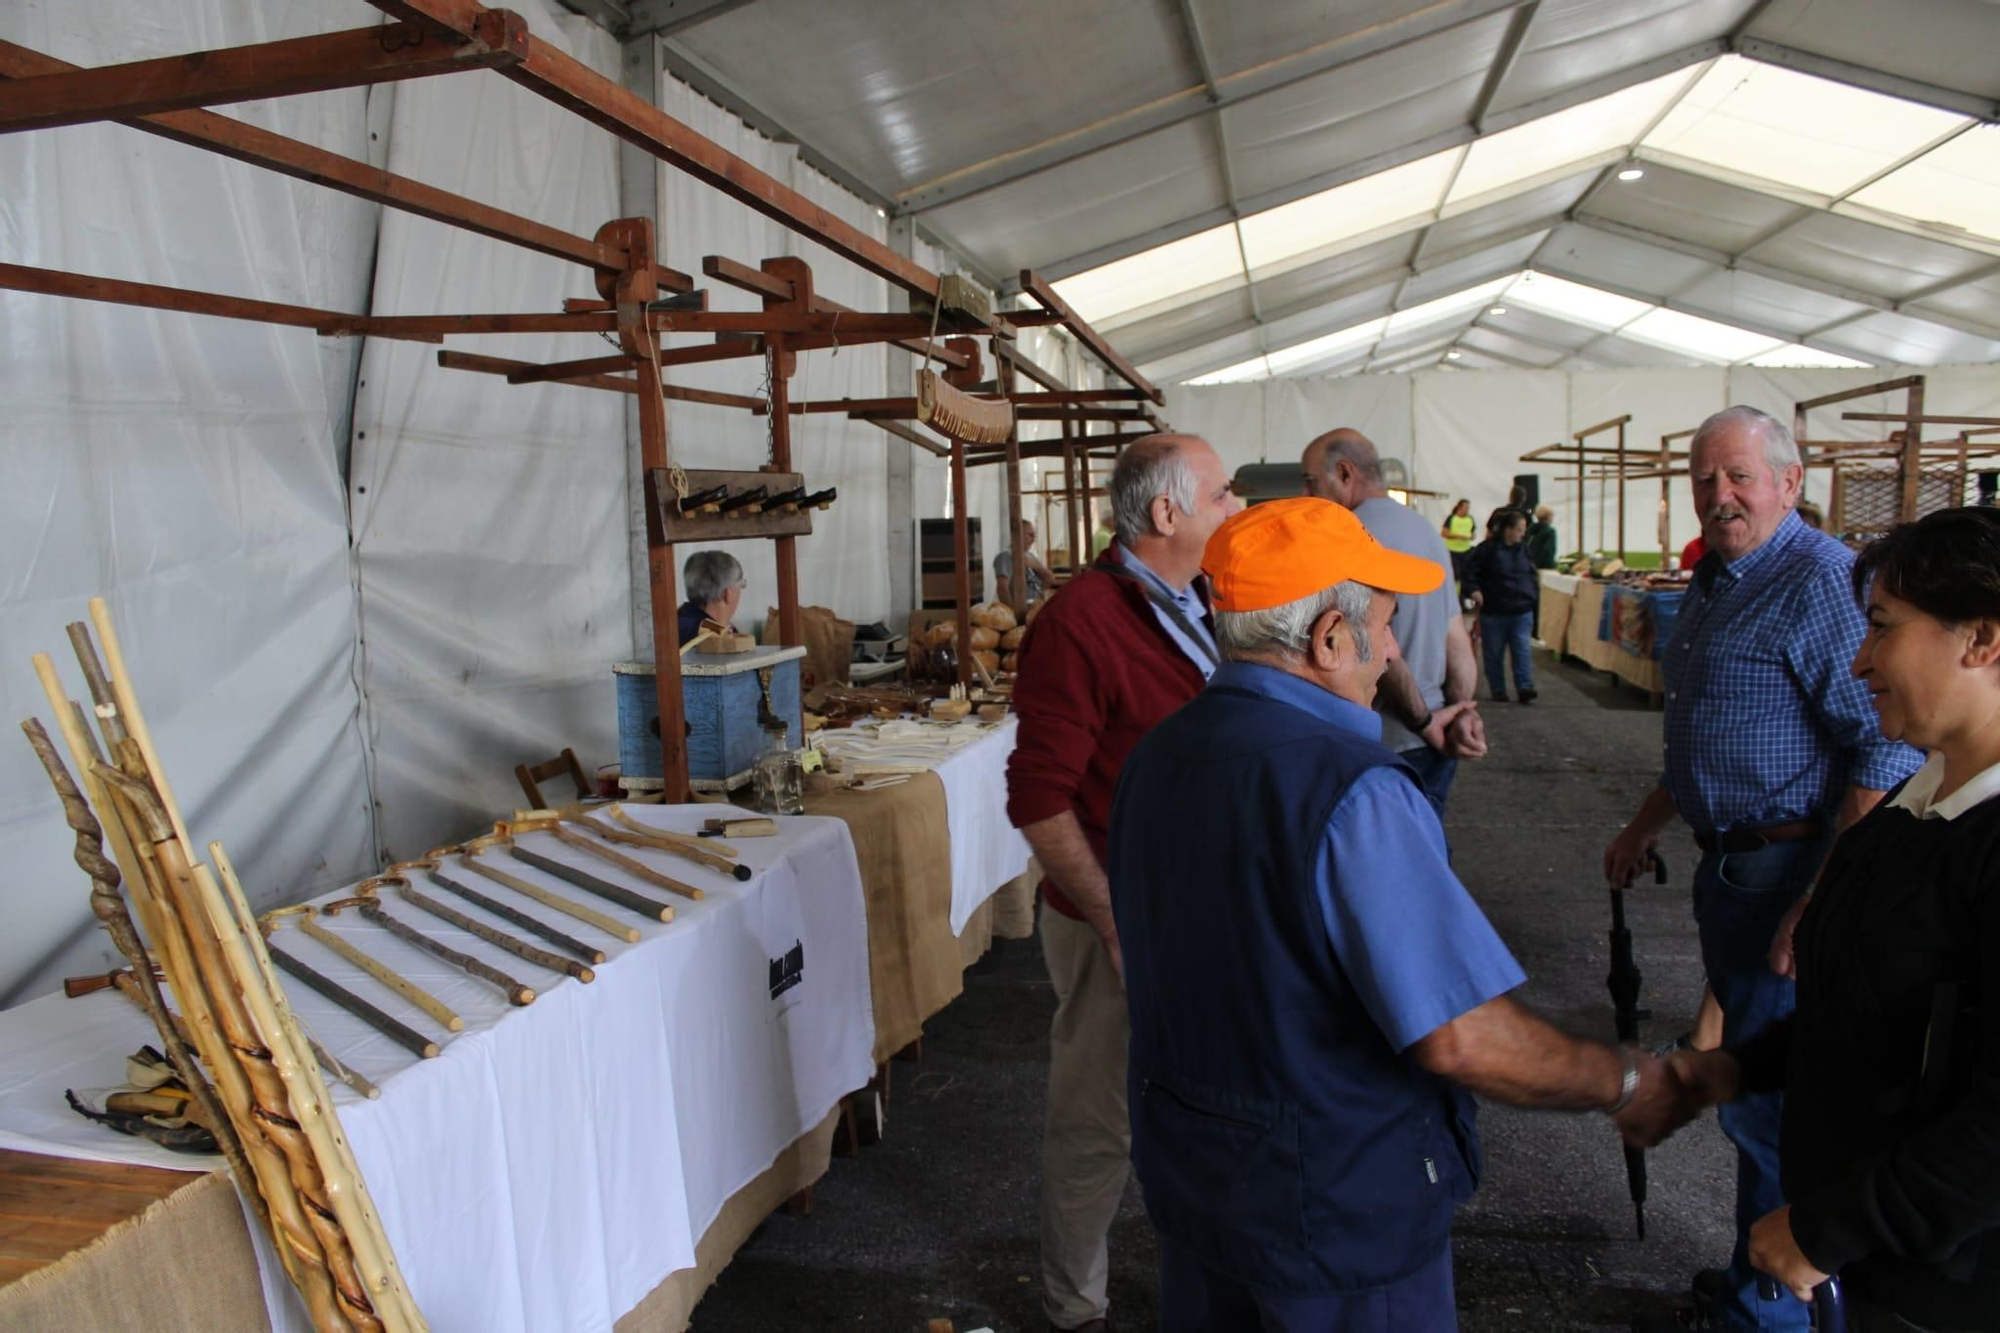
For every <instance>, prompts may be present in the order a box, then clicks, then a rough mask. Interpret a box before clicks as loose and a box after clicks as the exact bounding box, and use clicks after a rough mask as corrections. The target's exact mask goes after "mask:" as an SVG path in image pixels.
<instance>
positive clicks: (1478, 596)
mask: <svg viewBox="0 0 2000 1333" xmlns="http://www.w3.org/2000/svg"><path fill="white" fill-rule="evenodd" d="M1471 601H1472V609H1473V610H1475V611H1477V610H1478V609H1479V608H1480V607H1482V606H1484V605H1486V594H1485V593H1483V592H1480V591H1478V590H1477V589H1474V590H1473V594H1472V598H1471Z"/></svg>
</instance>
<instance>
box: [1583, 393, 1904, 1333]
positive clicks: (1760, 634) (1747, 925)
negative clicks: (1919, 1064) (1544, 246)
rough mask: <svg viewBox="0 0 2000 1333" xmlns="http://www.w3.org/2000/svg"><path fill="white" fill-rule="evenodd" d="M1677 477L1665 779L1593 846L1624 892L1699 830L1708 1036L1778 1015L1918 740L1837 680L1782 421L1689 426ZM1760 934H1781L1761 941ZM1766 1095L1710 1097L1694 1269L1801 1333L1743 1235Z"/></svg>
mask: <svg viewBox="0 0 2000 1333" xmlns="http://www.w3.org/2000/svg"><path fill="white" fill-rule="evenodd" d="M1689 454H1690V457H1689V460H1688V463H1689V467H1688V472H1689V480H1690V482H1691V483H1692V487H1693V491H1694V508H1695V512H1696V513H1697V514H1699V515H1700V516H1701V524H1702V537H1703V540H1704V541H1705V542H1706V544H1707V546H1708V553H1707V554H1706V555H1704V556H1703V557H1702V558H1701V561H1700V563H1699V564H1698V565H1697V566H1696V567H1695V571H1694V579H1693V581H1692V582H1691V584H1690V585H1689V587H1688V591H1687V592H1686V594H1684V596H1683V599H1682V602H1681V609H1680V613H1679V615H1677V616H1676V617H1675V618H1674V627H1673V633H1672V635H1671V636H1670V638H1669V639H1668V641H1667V643H1666V645H1665V646H1664V648H1662V650H1661V653H1660V666H1661V669H1662V672H1663V674H1664V676H1665V684H1666V713H1665V717H1664V719H1663V727H1662V730H1663V732H1664V741H1665V745H1664V759H1665V762H1664V764H1663V765H1662V772H1661V776H1660V782H1659V785H1658V786H1657V787H1655V788H1654V789H1653V790H1652V792H1651V793H1649V794H1648V795H1647V796H1646V798H1645V800H1644V802H1643V803H1642V804H1641V805H1640V807H1639V810H1638V812H1637V813H1636V814H1634V815H1633V816H1632V818H1631V820H1630V821H1629V822H1628V823H1627V824H1626V825H1625V827H1624V828H1623V829H1622V830H1620V831H1619V833H1618V836H1617V837H1615V838H1613V839H1612V840H1611V843H1610V845H1609V846H1607V847H1606V848H1605V849H1604V875H1605V879H1606V880H1607V881H1608V882H1609V883H1611V884H1613V885H1616V886H1619V887H1624V886H1627V885H1629V884H1631V883H1632V882H1633V879H1634V877H1635V876H1636V875H1637V874H1638V873H1639V872H1640V871H1641V870H1642V869H1644V868H1645V867H1646V866H1647V864H1648V858H1649V856H1650V854H1651V852H1652V850H1653V849H1654V848H1655V847H1657V846H1658V844H1659V839H1660V834H1661V832H1662V831H1663V830H1664V829H1665V828H1666V826H1667V824H1668V822H1669V821H1670V820H1672V819H1673V818H1674V817H1675V816H1676V815H1678V816H1679V817H1680V818H1681V819H1683V820H1686V821H1687V823H1688V824H1689V826H1690V827H1692V828H1693V830H1694V837H1695V842H1696V844H1697V845H1698V846H1699V847H1700V848H1701V851H1702V858H1701V861H1700V862H1699V864H1697V865H1696V867H1695V871H1694V894H1693V897H1694V918H1695V926H1696V929H1697V932H1698V934H1699V936H1700V940H1701V958H1702V966H1703V968H1704V970H1705V971H1706V972H1707V974H1708V984H1709V986H1710V988H1711V989H1712V990H1713V991H1714V993H1715V998H1716V1000H1717V1001H1718V1002H1719V1003H1720V1005H1721V1007H1722V1040H1723V1043H1724V1044H1725V1045H1730V1046H1735V1045H1740V1044H1742V1043H1744V1042H1747V1041H1750V1040H1752V1039H1754V1038H1755V1037H1756V1036H1757V1035H1758V1034H1759V1033H1761V1032H1763V1031H1765V1030H1766V1029H1767V1028H1768V1027H1770V1025H1771V1024H1773V1023H1775V1022H1777V1021H1779V1020H1780V1019H1782V1018H1784V1017H1785V1016H1786V1015H1787V1014H1790V1013H1791V1012H1792V1008H1793V988H1792V983H1791V982H1790V981H1788V980H1786V979H1785V978H1784V977H1783V976H1782V975H1779V973H1777V972H1775V971H1773V969H1772V966H1771V959H1772V958H1773V956H1774V948H1776V949H1777V950H1778V956H1779V957H1780V959H1781V960H1783V961H1786V962H1787V965H1788V955H1789V941H1790V922H1791V921H1792V920H1793V919H1794V918H1793V916H1792V915H1791V912H1792V909H1793V908H1794V906H1795V905H1796V904H1798V903H1799V901H1800V897H1801V895H1802V894H1803V893H1804V892H1805V891H1806V888H1807V886H1808V885H1810V884H1811V883H1812V880H1813V877H1814V875H1815V874H1817V873H1818V870H1819V867H1820V864H1821V862H1823V861H1824V860H1825V859H1826V851H1827V847H1828V845H1829V844H1830V843H1831V841H1832V840H1833V837H1834V835H1835V833H1836V832H1837V831H1838V830H1839V829H1844V828H1846V827H1848V826H1849V825H1851V824H1852V823H1853V822H1854V821H1855V820H1857V819H1859V818H1860V817H1861V816H1862V815H1863V814H1866V813H1867V812H1868V810H1869V809H1871V808H1872V807H1873V806H1874V804H1875V803H1876V802H1877V801H1879V800H1880V799H1881V798H1882V793H1883V792H1884V791H1886V790H1888V789H1889V788H1891V787H1893V786H1895V785H1896V784H1897V783H1898V782H1900V781H1901V780H1902V779H1904V778H1905V777H1907V776H1909V775H1910V773H1911V772H1913V771H1915V769H1916V767H1917V764H1918V762H1919V756H1918V755H1917V754H1916V752H1915V751H1913V750H1910V749H1909V748H1907V747H1905V746H1902V745H1898V744H1896V743H1895V742H1893V741H1889V740H1885V739H1884V738H1883V736H1882V733H1881V731H1880V729H1879V728H1878V727H1877V725H1876V719H1875V711H1874V709H1873V708H1872V707H1871V706H1870V704H1869V690H1868V688H1867V687H1866V686H1865V685H1863V684H1862V683H1861V682H1860V681H1858V680H1856V679H1854V678H1853V677H1852V676H1850V675H1849V674H1848V669H1847V668H1848V664H1849V663H1850V662H1852V661H1853V660H1854V655H1855V652H1856V650H1857V649H1859V647H1860V645H1861V638H1862V634H1863V633H1864V631H1865V630H1866V625H1865V624H1864V622H1863V620H1862V617H1861V616H1860V615H1859V614H1858V613H1857V612H1856V611H1855V608H1854V601H1853V596H1852V593H1851V591H1850V588H1849V583H1848V572H1849V570H1850V568H1851V567H1852V566H1853V563H1854V555H1853V552H1851V551H1849V550H1848V549H1847V548H1846V547H1844V546H1842V545H1841V544H1840V543H1839V542H1837V541H1834V540H1833V539H1832V538H1831V537H1828V536H1826V535H1825V534H1823V533H1818V532H1814V531H1813V530H1812V529H1811V528H1809V527H1807V526H1806V524H1805V523H1804V521H1803V520H1801V519H1800V518H1799V517H1798V515H1797V514H1795V513H1793V512H1792V510H1793V506H1794V505H1796V504H1797V502H1798V496H1799V484H1800V481H1801V479H1802V478H1803V477H1804V473H1805V469H1804V468H1803V467H1802V466H1801V465H1800V462H1799V451H1798V446H1797V445H1796V444H1795V443H1794V442H1793V440H1792V433H1791V431H1790V430H1788V429H1787V428H1786V427H1785V425H1784V423H1782V422H1780V421H1777V420H1775V419H1774V418H1772V417H1771V416H1770V415H1769V414H1767V413H1764V412H1760V411H1758V410H1757V409H1755V408H1752V407H1740V406H1739V407H1730V408H1725V409H1723V410H1722V411H1720V412H1718V413H1716V414H1715V415H1714V416H1711V417H1710V418H1708V420H1706V421H1704V422H1702V424H1701V425H1700V427H1698V428H1697V429H1696V431H1695V434H1694V439H1693V441H1692V443H1691V446H1690V449H1689ZM1774 939H1776V940H1777V941H1778V945H1775V946H1774ZM1779 1117H1780V1098H1779V1095H1778V1094H1777V1093H1776V1092H1764V1093H1759V1094H1757V1095H1754V1096H1745V1097H1742V1098H1739V1099H1737V1100H1735V1101H1733V1102H1731V1103H1729V1105H1727V1106H1726V1107H1724V1108H1723V1110H1722V1113H1721V1116H1720V1121H1721V1126H1722V1132H1723V1133H1724V1134H1725V1135H1727V1136H1728V1138H1729V1140H1730V1142H1732V1143H1734V1144H1735V1145H1736V1168H1737V1169H1736V1245H1735V1248H1734V1250H1733V1252H1732V1254H1731V1256H1730V1262H1729V1266H1728V1267H1727V1268H1726V1269H1705V1270H1703V1271H1702V1272H1700V1273H1698V1274H1696V1275H1695V1282H1694V1286H1695V1293H1696V1298H1697V1300H1698V1301H1699V1302H1701V1303H1702V1304H1703V1305H1704V1306H1705V1307H1706V1308H1707V1310H1708V1311H1709V1312H1710V1313H1709V1316H1708V1317H1710V1318H1712V1320H1713V1321H1714V1323H1715V1324H1716V1325H1717V1326H1719V1327H1722V1328H1729V1329H1758V1330H1774V1329H1776V1330H1803V1329H1804V1328H1805V1327H1806V1315H1805V1310H1804V1307H1802V1306H1799V1305H1797V1304H1796V1303H1794V1302H1792V1301H1791V1299H1790V1297H1784V1298H1782V1299H1781V1300H1765V1299H1764V1298H1763V1296H1762V1294H1761V1293H1760V1292H1759V1290H1758V1282H1757V1274H1756V1271H1755V1269H1754V1268H1753V1266H1752V1264H1751V1260H1750V1230H1751V1227H1752V1226H1753V1224H1755V1223H1756V1221H1757V1219H1758V1218H1760V1217H1763V1216H1764V1215H1765V1214H1767V1213H1769V1212H1771V1211H1773V1210H1774V1209H1776V1208H1779V1207H1781V1206H1782V1205H1783V1204H1784V1202H1785V1198H1784V1193H1783V1190H1782V1189H1781V1188H1780V1185H1779V1179H1778V1175H1779V1166H1778V1125H1779Z"/></svg>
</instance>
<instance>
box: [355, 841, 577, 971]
mask: <svg viewBox="0 0 2000 1333" xmlns="http://www.w3.org/2000/svg"><path fill="white" fill-rule="evenodd" d="M392 868H393V869H395V870H398V871H402V870H411V869H421V870H423V871H424V872H425V873H426V874H427V875H429V876H430V880H431V883H433V884H435V885H437V886H438V887H439V888H441V889H443V890H445V891H446V892H447V893H452V894H456V895H457V896H458V897H460V898H463V899H465V901H467V902H469V903H471V904H472V905H473V906H474V907H481V908H484V909H485V910H487V911H489V912H491V913H493V915H495V916H497V917H499V918H500V919H501V920H503V921H511V922H513V923H514V924H515V925H517V926H519V927H520V928H521V929H523V930H525V931H527V932H528V933H529V934H530V935H538V936H540V937H541V938H542V939H545V940H547V941H548V942H549V943H550V944H553V945H555V946H556V947H557V948H558V949H561V950H563V951H565V952H567V953H572V954H575V955H576V956H577V957H578V958H581V959H582V960H583V961H584V962H586V963H601V962H603V961H604V950H602V949H600V948H598V947H597V946H596V945H594V944H585V943H584V942H583V941H582V940H580V939H577V938H576V937H575V936H573V935H566V934H564V933H563V932H562V931H560V930H557V929H556V928H555V927H554V926H551V925H549V924H548V923H547V922H546V921H541V920H538V919H536V918H535V917H532V916H529V915H528V914H527V913H526V912H522V911H518V910H516V909H515V908H512V907H509V906H507V904H505V903H503V902H501V901H499V900H498V899H497V898H490V897H488V896H487V895H486V894H483V893H481V892H479V890H477V889H474V888H470V887H468V886H467V885H465V884H462V883H460V882H459V881H458V880H455V879H453V878H452V877H451V876H449V875H447V874H445V873H444V872H443V871H442V870H440V869H438V863H437V862H436V861H432V860H428V859H426V860H422V861H406V862H404V863H403V864H401V865H398V866H395V867H392Z"/></svg>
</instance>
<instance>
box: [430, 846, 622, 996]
mask: <svg viewBox="0 0 2000 1333" xmlns="http://www.w3.org/2000/svg"><path fill="white" fill-rule="evenodd" d="M393 882H394V883H395V885H396V896H397V897H398V898H401V899H402V900H403V901H404V902H406V903H408V904H409V905H410V906H412V907H414V908H417V909H418V910H419V911H424V912H429V913H430V914H431V915H432V916H434V917H436V918H437V919H438V920H440V921H443V922H445V923H447V924H448V925H453V926H457V927H458V928H459V929H460V930H462V931H464V932H465V933H466V934H468V935H476V936H478V937H479V938H480V939H482V940H485V941H486V942H487V943H488V944H490V945H492V946H493V947H494V948H496V949H505V950H506V951H507V952H508V953H511V954H513V955H514V956H515V957H516V958H519V959H522V960H524V961H526V962H530V963H533V964H534V965H535V966H536V967H546V968H547V969H549V971H551V972H561V973H563V974H564V975H566V976H572V977H575V978H576V979H577V980H578V981H583V982H589V981H594V980H596V978H597V974H596V973H595V972H593V971H591V970H590V969H589V968H588V967H585V966H584V965H583V964H582V963H579V962H576V961H575V960H573V959H569V958H564V957H563V956H562V955H560V954H553V953H550V952H549V951H548V950H547V949H538V948H536V947H535V946H534V945H532V944H529V943H528V942H526V941H525V940H519V939H516V938H514V937H513V936H512V935H509V934H508V933H507V932H506V931H504V930H496V929H494V928H493V927H492V926H489V925H487V924H486V923H485V922H483V921H474V920H473V919H472V918H471V917H469V916H467V915H466V914H465V913H463V912H461V911H458V910H457V909H456V908H451V907H446V906H445V905H444V904H443V903H441V902H439V901H438V900H437V899H435V898H433V897H431V896H430V895H429V894H427V893H422V892H420V891H418V889H417V886H416V885H414V884H412V883H410V881H409V880H408V879H407V878H405V877H404V876H403V875H402V874H401V873H400V870H399V871H398V872H397V874H396V879H395V880H394V881H393Z"/></svg>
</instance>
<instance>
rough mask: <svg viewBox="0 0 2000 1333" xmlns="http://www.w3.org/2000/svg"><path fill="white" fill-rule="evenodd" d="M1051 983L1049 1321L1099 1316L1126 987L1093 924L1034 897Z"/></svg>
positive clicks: (1128, 1143) (1121, 1109) (1126, 1161)
mask: <svg viewBox="0 0 2000 1333" xmlns="http://www.w3.org/2000/svg"><path fill="white" fill-rule="evenodd" d="M1042 955H1043V957H1044V958H1046V959H1047V960H1048V965H1049V980H1050V981H1052V982H1053V983H1055V988H1056V1001H1057V1004H1056V1017H1055V1022H1054V1023H1053V1024H1052V1025H1051V1026H1050V1028H1049V1105H1048V1118H1047V1120H1046V1121H1045V1122H1044V1125H1043V1129H1042V1308H1043V1310H1044V1311H1045V1312H1046V1313H1047V1314H1048V1317H1049V1322H1050V1323H1052V1324H1054V1325H1055V1326H1056V1327H1057V1328H1076V1327H1077V1326H1078V1325H1081V1324H1085V1323H1088V1322H1089V1321H1090V1320H1092V1319H1100V1318H1103V1316H1104V1314H1105V1312H1106V1310H1107V1309H1108V1308H1109V1301H1108V1298H1107V1296H1106V1293H1105V1287H1106V1284H1107V1282H1108V1280H1109V1278H1110V1270H1111V1254H1110V1246H1109V1244H1108V1240H1109V1236H1110V1231H1111V1221H1112V1218H1113V1217H1115V1216H1116V1215H1117V1212H1118V1203H1119V1200H1120V1199H1121V1198H1123V1197H1124V1194H1125V1181H1126V1179H1127V1177H1129V1176H1130V1175H1131V1171H1132V1165H1131V1151H1132V1123H1131V1121H1130V1120H1129V1119H1127V1118H1126V1114H1125V1039H1126V1034H1127V1031H1128V1023H1127V1019H1126V1016H1125V988H1124V986H1122V985H1121V984H1120V983H1119V981H1118V974H1117V973H1116V972H1115V971H1114V970H1113V969H1112V966H1111V955H1110V954H1109V953H1107V952H1105V949H1104V945H1103V943H1102V942H1101V941H1099V939H1098V938H1097V932H1096V931H1095V930H1092V929H1091V928H1090V926H1088V925H1086V924H1085V923H1084V922H1081V921H1073V920H1071V919H1070V918H1069V917H1066V916H1064V915H1062V913H1060V912H1056V911H1052V910H1051V909H1050V908H1049V906H1048V904H1047V903H1043V904H1042Z"/></svg>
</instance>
